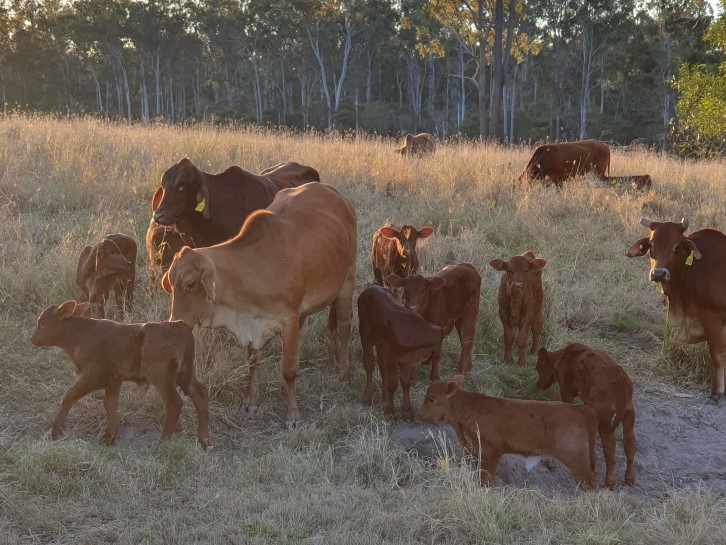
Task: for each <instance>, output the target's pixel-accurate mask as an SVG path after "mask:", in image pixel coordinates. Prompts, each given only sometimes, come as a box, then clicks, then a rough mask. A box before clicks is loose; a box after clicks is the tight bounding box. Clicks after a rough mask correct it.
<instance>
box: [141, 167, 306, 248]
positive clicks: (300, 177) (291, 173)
mask: <svg viewBox="0 0 726 545" xmlns="http://www.w3.org/2000/svg"><path fill="white" fill-rule="evenodd" d="M273 168H274V170H272V171H270V172H267V173H266V174H265V175H264V176H257V175H255V174H252V173H251V172H247V171H245V170H242V169H241V168H239V167H237V166H231V167H229V168H228V169H226V170H224V171H223V172H220V173H218V174H208V173H206V172H202V171H201V170H199V169H198V168H196V167H195V166H194V165H193V164H192V162H191V161H190V160H189V159H182V160H181V161H179V162H178V163H177V164H175V165H173V166H171V167H170V168H169V169H168V170H167V171H166V172H164V174H163V176H162V177H161V187H162V189H163V196H162V199H161V202H160V203H159V207H158V208H157V209H156V211H155V212H154V221H156V222H157V223H159V224H161V225H172V224H176V227H177V229H178V230H179V231H180V232H182V233H184V234H186V235H188V236H190V237H192V239H193V240H194V242H195V244H196V245H197V247H205V246H212V245H214V244H218V243H220V242H224V241H226V240H229V239H230V238H232V237H234V236H235V235H236V234H237V233H239V230H240V228H241V227H242V224H243V223H244V221H245V219H247V217H248V216H249V215H250V214H251V213H252V212H254V211H255V210H260V209H263V208H267V207H268V206H269V205H270V204H271V203H272V201H273V199H274V198H275V195H276V194H277V192H278V191H280V190H281V189H285V188H290V187H297V186H299V185H302V184H303V183H307V182H314V181H319V180H320V176H319V175H318V173H317V171H316V170H315V169H313V168H310V167H306V166H303V165H300V164H298V163H283V164H282V165H277V166H276V167H273ZM263 172H264V171H263Z"/></svg>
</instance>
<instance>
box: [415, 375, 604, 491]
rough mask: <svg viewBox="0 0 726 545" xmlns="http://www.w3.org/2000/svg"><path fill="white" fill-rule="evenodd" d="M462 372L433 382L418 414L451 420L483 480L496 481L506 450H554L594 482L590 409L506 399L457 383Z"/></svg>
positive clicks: (580, 477) (584, 481)
mask: <svg viewBox="0 0 726 545" xmlns="http://www.w3.org/2000/svg"><path fill="white" fill-rule="evenodd" d="M462 379H463V377H462V376H461V375H456V376H455V377H453V379H452V380H450V381H449V382H439V381H437V382H434V383H432V384H430V385H429V388H428V390H427V391H426V398H425V399H424V402H423V405H422V406H421V410H420V411H419V417H420V418H421V419H422V420H425V421H430V422H437V421H444V422H448V423H449V424H451V426H452V427H453V428H454V430H455V431H456V436H457V437H458V438H459V441H460V442H461V444H462V446H463V447H464V448H465V449H467V450H468V451H469V452H470V453H471V455H472V456H473V457H474V458H475V459H476V460H477V461H478V462H479V465H480V469H481V470H483V472H481V473H480V478H481V482H482V484H483V485H485V486H488V485H491V484H493V483H494V477H495V475H496V471H497V463H498V462H499V458H500V457H501V456H502V454H507V453H510V454H519V455H520V456H540V455H545V456H552V457H553V458H557V459H558V460H560V461H561V462H562V463H564V464H565V465H566V466H567V467H568V468H569V469H570V471H571V472H572V476H573V477H574V478H575V481H577V482H578V483H579V484H580V485H581V486H582V488H583V489H585V490H592V489H593V488H595V428H596V421H595V415H594V414H593V412H592V409H590V408H589V407H586V406H584V405H568V404H566V403H561V402H559V401H529V400H520V399H503V398H499V397H492V396H488V395H484V394H478V393H475V392H465V391H463V390H460V389H459V386H460V385H461V381H462Z"/></svg>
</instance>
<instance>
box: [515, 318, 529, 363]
mask: <svg viewBox="0 0 726 545" xmlns="http://www.w3.org/2000/svg"><path fill="white" fill-rule="evenodd" d="M529 329H530V327H529V324H522V325H520V326H519V327H518V328H517V365H519V366H520V367H525V366H526V365H527V341H528V340H529Z"/></svg>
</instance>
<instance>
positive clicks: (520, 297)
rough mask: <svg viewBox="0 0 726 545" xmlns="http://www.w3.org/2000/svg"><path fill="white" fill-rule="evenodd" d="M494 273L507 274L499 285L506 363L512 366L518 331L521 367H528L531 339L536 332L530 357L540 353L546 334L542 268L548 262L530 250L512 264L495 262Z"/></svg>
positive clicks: (518, 353) (518, 355)
mask: <svg viewBox="0 0 726 545" xmlns="http://www.w3.org/2000/svg"><path fill="white" fill-rule="evenodd" d="M489 264H490V265H491V266H492V268H493V269H494V270H497V271H501V272H504V273H505V274H504V275H503V276H502V280H501V282H500V284H499V318H500V320H501V321H502V326H503V328H504V361H505V362H506V363H512V342H513V341H514V329H515V328H516V329H517V365H519V366H520V367H524V366H525V365H526V364H527V339H528V337H529V332H530V330H531V331H532V349H531V350H530V354H536V353H537V350H539V341H540V336H541V334H542V322H543V318H542V301H543V292H542V269H543V268H544V267H545V265H547V261H545V260H544V259H539V258H537V257H536V256H535V255H534V253H533V252H531V251H528V252H525V253H524V254H522V255H517V256H514V257H513V258H512V259H510V260H509V261H502V260H501V259H493V260H492V261H490V262H489Z"/></svg>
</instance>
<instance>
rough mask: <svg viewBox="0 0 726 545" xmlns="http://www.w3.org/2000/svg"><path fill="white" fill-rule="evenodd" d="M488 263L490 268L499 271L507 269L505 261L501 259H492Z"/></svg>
mask: <svg viewBox="0 0 726 545" xmlns="http://www.w3.org/2000/svg"><path fill="white" fill-rule="evenodd" d="M489 264H490V265H491V266H492V269H494V270H495V271H501V272H504V271H506V270H507V262H506V261H502V260H501V259H492V260H491V261H490V262H489Z"/></svg>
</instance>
